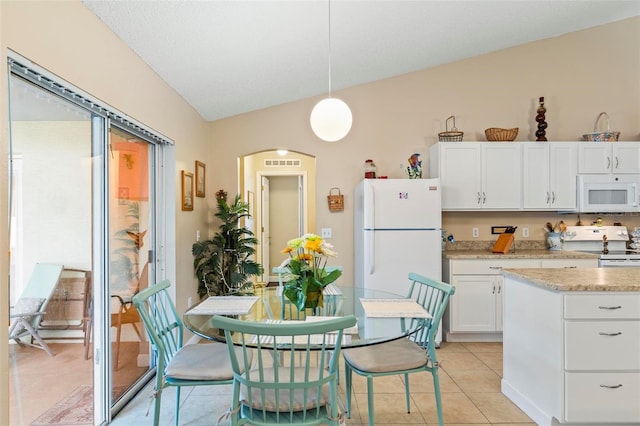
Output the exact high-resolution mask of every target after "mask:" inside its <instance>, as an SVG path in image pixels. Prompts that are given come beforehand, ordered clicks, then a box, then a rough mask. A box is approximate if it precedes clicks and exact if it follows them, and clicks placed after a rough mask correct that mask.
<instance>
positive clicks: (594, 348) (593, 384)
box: [564, 294, 640, 423]
mask: <svg viewBox="0 0 640 426" xmlns="http://www.w3.org/2000/svg"><path fill="white" fill-rule="evenodd" d="M564 371H565V373H564V378H565V391H564V395H565V406H564V415H565V420H566V421H567V422H574V423H575V422H634V421H635V422H637V421H639V420H640V295H635V297H634V296H627V295H624V296H623V295H617V294H609V295H599V296H597V295H589V294H571V295H565V296H564Z"/></svg>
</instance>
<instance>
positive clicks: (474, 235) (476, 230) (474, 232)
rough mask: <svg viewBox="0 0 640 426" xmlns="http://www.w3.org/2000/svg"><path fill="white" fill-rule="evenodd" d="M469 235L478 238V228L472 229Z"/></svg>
mask: <svg viewBox="0 0 640 426" xmlns="http://www.w3.org/2000/svg"><path fill="white" fill-rule="evenodd" d="M471 235H473V238H478V237H479V236H480V230H479V229H478V228H473V229H472V230H471Z"/></svg>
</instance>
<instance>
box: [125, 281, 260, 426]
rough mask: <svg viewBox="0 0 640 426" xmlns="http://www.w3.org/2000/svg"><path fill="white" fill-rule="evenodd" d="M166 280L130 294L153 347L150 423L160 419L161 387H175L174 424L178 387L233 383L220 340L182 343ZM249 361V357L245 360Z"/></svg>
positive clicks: (178, 393)
mask: <svg viewBox="0 0 640 426" xmlns="http://www.w3.org/2000/svg"><path fill="white" fill-rule="evenodd" d="M170 285H171V284H170V282H169V281H168V280H164V281H161V282H160V283H158V284H156V285H153V286H150V287H149V288H146V289H144V290H141V291H140V292H139V293H138V294H136V295H135V296H133V305H134V306H135V308H136V309H137V311H138V313H139V315H140V318H141V319H142V322H143V324H144V327H145V330H146V331H147V335H148V336H149V340H150V341H151V344H152V347H153V360H154V361H155V367H156V385H155V392H154V397H155V407H154V413H153V424H154V425H155V426H157V425H158V424H159V422H160V402H161V396H162V390H163V389H164V388H165V387H167V386H175V387H176V405H175V415H176V417H175V424H176V426H177V425H178V424H179V423H178V422H179V414H180V387H181V386H209V385H227V384H231V383H233V371H232V370H231V362H230V360H229V355H228V352H227V347H226V345H225V344H223V343H210V344H193V345H186V346H183V345H182V338H183V336H182V335H183V326H182V321H181V320H180V317H179V316H178V313H177V311H176V308H175V305H174V304H173V302H172V300H171V298H170V296H169V293H168V292H167V288H169V286H170ZM247 361H248V363H249V364H250V363H251V359H250V358H248V359H247ZM240 364H241V365H242V363H240ZM239 370H240V371H242V369H241V368H239Z"/></svg>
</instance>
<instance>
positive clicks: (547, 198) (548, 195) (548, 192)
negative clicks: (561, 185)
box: [547, 191, 551, 204]
mask: <svg viewBox="0 0 640 426" xmlns="http://www.w3.org/2000/svg"><path fill="white" fill-rule="evenodd" d="M549 198H551V197H549V191H547V204H549Z"/></svg>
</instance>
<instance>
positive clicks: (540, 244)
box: [445, 238, 547, 251]
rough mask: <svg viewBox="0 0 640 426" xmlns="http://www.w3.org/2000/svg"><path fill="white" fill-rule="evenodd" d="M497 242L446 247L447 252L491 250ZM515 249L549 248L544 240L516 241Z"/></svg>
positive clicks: (469, 243) (466, 243) (462, 243)
mask: <svg viewBox="0 0 640 426" xmlns="http://www.w3.org/2000/svg"><path fill="white" fill-rule="evenodd" d="M494 244H495V241H458V240H456V242H455V243H453V244H449V243H447V245H446V246H445V251H458V250H491V248H492V247H493V245H494ZM514 245H515V249H516V250H518V249H520V250H544V249H546V248H547V245H546V242H545V241H544V240H518V239H517V238H516V240H515V243H514Z"/></svg>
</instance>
